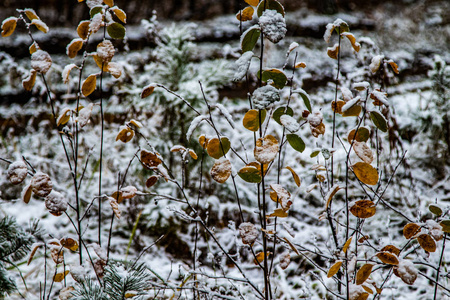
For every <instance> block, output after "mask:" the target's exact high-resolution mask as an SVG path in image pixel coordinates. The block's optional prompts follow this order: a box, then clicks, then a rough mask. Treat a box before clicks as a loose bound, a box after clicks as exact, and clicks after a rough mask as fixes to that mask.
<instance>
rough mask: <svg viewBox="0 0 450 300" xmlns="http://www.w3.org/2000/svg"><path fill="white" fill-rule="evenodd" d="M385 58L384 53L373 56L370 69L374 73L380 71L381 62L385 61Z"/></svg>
mask: <svg viewBox="0 0 450 300" xmlns="http://www.w3.org/2000/svg"><path fill="white" fill-rule="evenodd" d="M383 59H384V55H375V56H374V57H373V58H372V61H371V63H370V65H369V69H370V71H371V72H372V73H373V74H375V73H376V72H377V71H378V69H379V68H380V65H381V62H382V61H383Z"/></svg>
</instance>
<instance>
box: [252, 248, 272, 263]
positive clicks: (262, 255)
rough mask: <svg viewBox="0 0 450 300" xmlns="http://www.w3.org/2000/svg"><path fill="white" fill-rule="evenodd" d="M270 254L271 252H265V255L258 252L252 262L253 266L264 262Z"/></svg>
mask: <svg viewBox="0 0 450 300" xmlns="http://www.w3.org/2000/svg"><path fill="white" fill-rule="evenodd" d="M270 254H272V253H271V252H269V251H267V254H266V255H264V252H259V253H258V254H256V259H255V260H254V263H255V265H257V264H258V262H259V263H260V262H262V261H264V259H265V258H266V256H267V257H269V255H270Z"/></svg>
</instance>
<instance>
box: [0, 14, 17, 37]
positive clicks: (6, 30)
mask: <svg viewBox="0 0 450 300" xmlns="http://www.w3.org/2000/svg"><path fill="white" fill-rule="evenodd" d="M16 25H17V18H16V17H9V18H7V19H5V20H4V21H3V22H2V37H7V36H10V35H11V34H13V32H14V30H15V29H16Z"/></svg>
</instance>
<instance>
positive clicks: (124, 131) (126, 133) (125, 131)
mask: <svg viewBox="0 0 450 300" xmlns="http://www.w3.org/2000/svg"><path fill="white" fill-rule="evenodd" d="M133 137H134V130H133V129H131V128H130V127H128V126H122V127H121V129H120V131H119V133H118V134H117V137H116V142H117V141H118V140H120V141H121V142H123V143H128V142H129V141H131V139H132V138H133Z"/></svg>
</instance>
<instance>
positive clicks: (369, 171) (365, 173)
mask: <svg viewBox="0 0 450 300" xmlns="http://www.w3.org/2000/svg"><path fill="white" fill-rule="evenodd" d="M353 172H355V175H356V177H358V179H359V180H360V181H361V182H362V183H365V184H367V185H375V184H377V182H378V172H377V169H375V168H374V167H372V166H371V165H369V164H368V163H365V162H357V163H356V164H354V165H353Z"/></svg>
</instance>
